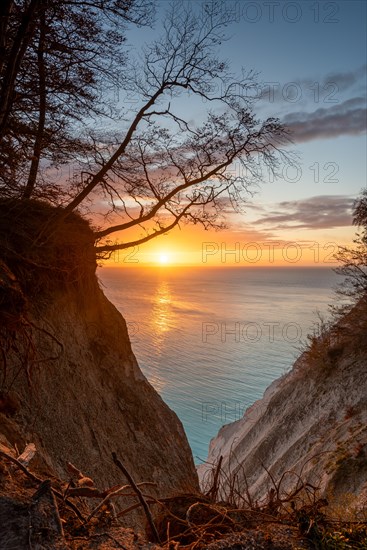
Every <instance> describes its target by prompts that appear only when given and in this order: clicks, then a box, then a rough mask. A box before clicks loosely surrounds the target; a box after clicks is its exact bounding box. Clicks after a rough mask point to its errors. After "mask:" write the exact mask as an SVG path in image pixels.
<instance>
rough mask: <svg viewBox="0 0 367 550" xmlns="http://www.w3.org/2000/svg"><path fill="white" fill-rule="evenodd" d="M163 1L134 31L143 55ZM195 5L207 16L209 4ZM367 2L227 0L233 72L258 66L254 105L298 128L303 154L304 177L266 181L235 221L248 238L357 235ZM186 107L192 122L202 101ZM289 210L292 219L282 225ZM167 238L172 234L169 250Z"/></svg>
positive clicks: (362, 182) (297, 147)
mask: <svg viewBox="0 0 367 550" xmlns="http://www.w3.org/2000/svg"><path fill="white" fill-rule="evenodd" d="M175 1H177V2H178V1H179V0H175ZM156 4H157V23H156V27H155V29H154V30H147V29H141V30H134V31H131V32H130V33H129V40H130V43H131V44H133V47H134V49H136V50H137V51H138V49H139V47H140V46H141V45H142V44H143V43H144V42H149V40H150V39H151V38H152V37H154V36H156V35H157V34H159V32H160V26H161V21H162V14H163V12H164V9H165V8H166V7H167V6H168V2H166V1H157V2H156ZM191 5H192V7H193V9H194V10H195V12H197V13H198V16H199V15H200V11H201V10H202V9H203V6H204V5H205V2H201V1H200V0H195V1H194V0H192V2H191ZM366 6H367V3H366V2H364V1H358V0H348V1H335V2H334V1H332V2H331V1H319V2H317V1H312V0H310V1H308V0H305V1H297V2H287V1H282V0H278V1H271V0H269V1H265V0H264V1H260V0H256V1H252V2H250V1H249V2H248V1H246V0H226V1H225V2H224V3H223V10H225V13H228V12H229V13H231V14H232V15H233V16H234V18H235V21H234V22H232V23H231V24H230V25H229V26H228V28H227V31H228V36H229V39H228V41H227V42H224V43H223V44H222V45H221V50H220V51H219V55H220V56H222V57H224V58H225V59H227V60H229V62H230V64H231V68H232V70H233V72H234V73H238V74H241V71H242V68H244V69H246V70H249V69H254V70H255V71H257V72H259V76H258V80H259V82H260V86H261V90H262V92H263V93H262V98H261V99H259V100H258V101H257V102H256V104H255V110H256V111H257V112H258V113H259V114H260V115H261V116H276V117H279V118H280V119H281V120H283V121H284V122H285V123H287V124H288V125H289V126H290V127H291V128H292V129H293V130H294V141H295V143H294V145H293V146H292V150H293V151H295V152H296V153H297V155H298V157H299V167H298V170H299V173H298V175H297V172H292V170H290V171H288V172H287V171H285V172H284V174H285V177H284V178H281V179H280V180H278V181H276V182H269V181H264V183H263V184H262V185H261V186H260V187H259V188H258V190H257V193H256V195H255V197H254V198H253V199H251V201H250V206H249V208H248V209H247V212H246V214H244V215H243V217H238V216H235V217H233V219H232V220H231V222H232V228H233V229H234V230H235V231H236V233H237V234H238V232H240V231H241V230H242V229H241V228H244V229H243V239H246V231H248V230H249V229H250V228H252V229H253V228H256V231H257V232H258V234H259V235H261V232H262V231H264V235H266V237H267V238H277V239H283V240H287V241H297V240H307V239H311V240H312V239H318V240H319V241H320V242H321V241H323V242H328V241H330V240H332V241H337V242H340V243H345V242H348V241H350V240H351V239H352V237H353V234H354V232H355V229H354V228H352V227H351V220H352V217H351V207H352V203H353V198H355V197H356V196H357V195H358V193H359V191H360V190H361V189H362V188H363V187H365V186H366V133H365V127H366V61H367V60H366V19H367V13H366ZM182 105H183V107H182V109H183V110H185V111H186V112H185V114H186V116H187V117H188V118H195V117H197V116H200V113H202V112H203V111H204V110H205V105H203V103H202V102H201V101H200V100H194V99H192V100H191V99H190V102H189V103H187V102H186V103H185V102H183V104H182ZM317 197H320V200H319V201H318V200H317ZM251 203H252V204H253V206H251ZM318 209H319V212H318ZM310 210H313V212H314V214H315V215H314V216H313V217H312V216H311V217H310V215H309V214H310ZM287 213H288V214H289V215H290V218H292V219H293V221H292V222H290V223H289V224H284V223H282V224H280V223H277V220H279V219H280V218H281V217H282V216H286V215H287ZM267 217H269V218H270V219H271V220H272V222H270V221H269V222H267V221H266V218H267ZM318 220H320V221H318ZM325 220H329V221H330V224H329V227H328V225H327V223H326V222H325ZM232 237H233V235H232V233H228V234H226V235H224V237H223V238H227V239H229V240H231V239H232ZM215 238H218V237H215ZM169 242H170V238H169V237H166V238H165V243H166V245H167V244H168V248H169V246H170V245H169ZM172 242H173V241H172Z"/></svg>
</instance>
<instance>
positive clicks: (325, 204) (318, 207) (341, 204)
mask: <svg viewBox="0 0 367 550" xmlns="http://www.w3.org/2000/svg"><path fill="white" fill-rule="evenodd" d="M354 200H355V199H354V198H353V197H350V196H347V195H335V196H333V195H321V196H318V197H309V198H307V199H302V200H296V201H284V202H281V203H279V204H278V205H277V208H276V210H272V211H270V212H269V213H267V214H265V213H264V215H263V216H262V217H261V218H259V219H257V220H256V222H255V224H260V225H265V226H267V227H269V229H270V230H271V231H276V230H279V229H331V228H334V227H346V226H350V225H351V224H352V209H353V204H354Z"/></svg>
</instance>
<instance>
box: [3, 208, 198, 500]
mask: <svg viewBox="0 0 367 550" xmlns="http://www.w3.org/2000/svg"><path fill="white" fill-rule="evenodd" d="M0 210H1V212H0V213H1V224H2V227H1V243H0V244H1V256H2V262H1V265H0V436H2V437H3V439H4V440H6V441H7V443H9V444H11V445H12V446H13V448H16V449H19V451H20V452H21V451H22V449H23V448H24V446H25V444H26V442H33V443H35V445H36V447H37V449H38V456H39V457H41V458H42V460H41V462H42V465H43V466H42V467H43V468H44V470H45V471H51V472H54V473H55V474H57V476H59V477H60V478H61V479H69V477H70V473H68V470H67V463H68V462H71V463H72V464H73V465H74V466H75V467H76V468H78V469H80V470H81V471H82V472H83V473H84V474H86V475H87V476H89V477H90V478H92V479H93V480H94V482H95V485H96V487H98V488H99V489H106V488H107V487H111V486H113V485H116V484H117V483H118V482H121V473H119V472H118V470H117V469H116V467H115V466H114V464H113V462H112V458H111V453H112V451H114V452H116V453H117V456H118V457H119V458H120V459H121V460H122V461H123V462H124V464H125V466H126V468H127V469H128V470H129V472H130V473H131V474H132V476H133V478H134V479H135V480H136V481H137V482H139V481H149V482H153V483H155V484H156V489H155V491H156V494H159V496H161V497H164V496H168V495H171V494H173V493H175V494H177V493H179V492H186V491H187V492H188V491H191V492H193V491H196V490H197V489H198V481H197V474H196V471H195V467H194V463H193V459H192V454H191V450H190V448H189V445H188V442H187V439H186V436H185V433H184V430H183V427H182V425H181V422H180V421H179V419H178V418H177V416H176V414H175V413H174V412H173V411H172V410H170V409H169V407H168V406H167V405H166V404H165V403H164V402H163V401H162V399H161V398H160V396H159V395H158V394H157V392H156V391H155V390H154V389H153V387H152V386H151V385H150V384H149V383H148V381H147V380H146V378H145V377H144V376H143V374H142V372H141V371H140V369H139V366H138V364H137V362H136V359H135V357H134V354H133V352H132V349H131V345H130V341H129V336H128V332H127V328H126V323H125V321H124V319H123V318H122V316H121V314H120V313H119V312H118V311H117V310H116V308H115V307H114V306H113V305H112V304H111V303H110V302H109V301H108V300H107V299H106V297H105V296H104V294H103V292H102V291H101V289H100V288H99V285H98V281H97V279H96V276H95V268H96V261H95V257H94V252H93V235H92V232H91V230H90V228H89V225H88V223H87V222H85V221H84V220H82V219H81V218H79V216H77V215H73V216H72V217H70V218H69V219H68V221H67V223H64V224H63V225H62V227H56V226H53V225H52V223H49V222H47V220H50V219H51V220H52V216H51V217H50V212H51V214H52V209H51V208H50V207H48V206H47V205H43V204H42V203H37V202H34V201H33V202H29V203H27V204H25V205H24V203H21V204H18V203H16V202H14V201H7V202H6V201H5V203H2V204H1V205H0ZM46 222H47V223H48V225H47V223H46ZM35 227H36V228H42V230H41V231H40V232H39V234H38V239H36V240H34V234H35ZM122 481H123V482H124V481H125V480H124V479H122Z"/></svg>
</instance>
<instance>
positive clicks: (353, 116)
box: [283, 97, 367, 143]
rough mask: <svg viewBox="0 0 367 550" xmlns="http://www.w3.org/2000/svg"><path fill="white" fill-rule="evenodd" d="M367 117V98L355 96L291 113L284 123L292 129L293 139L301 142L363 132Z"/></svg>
mask: <svg viewBox="0 0 367 550" xmlns="http://www.w3.org/2000/svg"><path fill="white" fill-rule="evenodd" d="M366 118H367V109H366V100H365V99H364V98H363V97H355V98H352V99H348V100H346V101H344V102H343V103H338V104H336V105H333V106H332V107H329V108H328V109H326V108H320V109H317V110H316V111H314V112H312V113H309V112H297V113H290V114H288V115H286V116H285V117H284V118H283V123H284V124H285V125H286V126H287V128H288V129H289V130H290V131H291V134H292V138H293V140H294V141H295V142H298V143H299V142H303V141H310V140H312V139H326V138H335V137H338V136H341V135H354V136H355V135H359V134H362V133H364V132H365V131H366Z"/></svg>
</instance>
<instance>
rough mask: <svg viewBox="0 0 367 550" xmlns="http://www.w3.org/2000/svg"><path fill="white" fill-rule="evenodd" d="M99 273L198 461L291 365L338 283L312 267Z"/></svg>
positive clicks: (326, 272)
mask: <svg viewBox="0 0 367 550" xmlns="http://www.w3.org/2000/svg"><path fill="white" fill-rule="evenodd" d="M98 277H99V280H100V284H101V286H102V288H103V290H104V293H105V294H106V296H107V297H108V299H109V300H110V301H111V302H112V303H113V304H114V305H115V306H116V308H117V309H118V310H119V311H120V312H121V313H122V315H123V316H124V318H125V320H126V322H127V325H128V330H129V334H130V339H131V343H132V348H133V352H134V354H135V356H136V358H137V360H138V363H139V365H140V368H141V370H142V371H143V373H144V374H145V376H146V377H147V379H148V380H149V382H150V383H151V384H152V385H153V386H154V388H155V389H156V390H157V391H158V392H159V394H160V395H161V396H162V398H163V400H164V401H165V402H166V403H167V404H168V405H169V406H170V407H171V408H172V409H173V410H174V411H175V412H176V414H177V415H178V417H179V418H180V420H181V421H182V423H183V426H184V428H185V431H186V434H187V437H188V440H189V443H190V446H191V448H192V451H193V455H194V459H195V462H196V463H200V462H201V461H203V460H205V459H206V457H207V454H208V446H209V442H210V439H211V438H212V437H214V436H215V435H216V434H217V432H218V430H219V428H220V427H221V426H223V425H224V424H228V423H229V422H233V421H235V420H239V419H240V418H241V417H242V416H243V413H244V411H245V410H246V409H247V407H249V406H250V405H251V404H252V403H254V401H256V400H257V399H259V398H260V397H261V396H262V395H263V393H264V391H265V389H266V388H267V387H268V386H269V385H270V384H271V382H273V381H274V380H275V379H276V378H278V377H280V376H281V375H283V374H285V373H286V372H288V371H289V370H290V368H291V367H292V364H293V363H294V361H295V359H296V358H297V356H299V354H300V352H301V351H302V349H303V347H304V344H305V342H306V340H307V335H308V334H310V333H312V332H313V331H314V330H317V324H318V323H320V319H319V316H320V315H321V317H325V318H327V316H328V306H329V304H330V303H332V301H333V299H334V298H333V289H334V288H335V286H336V284H337V283H338V282H340V277H339V276H338V275H336V274H335V273H334V272H333V271H332V269H329V268H320V267H317V268H316V267H309V268H301V267H286V268H283V267H271V268H266V267H251V268H248V267H234V268H231V267H218V268H214V267H198V268H195V267H180V268H179V267H176V268H173V267H168V266H164V267H152V268H143V267H136V268H135V267H134V268H133V267H128V268H126V267H121V268H120V267H102V268H100V269H99V270H98ZM167 429H169V426H167Z"/></svg>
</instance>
